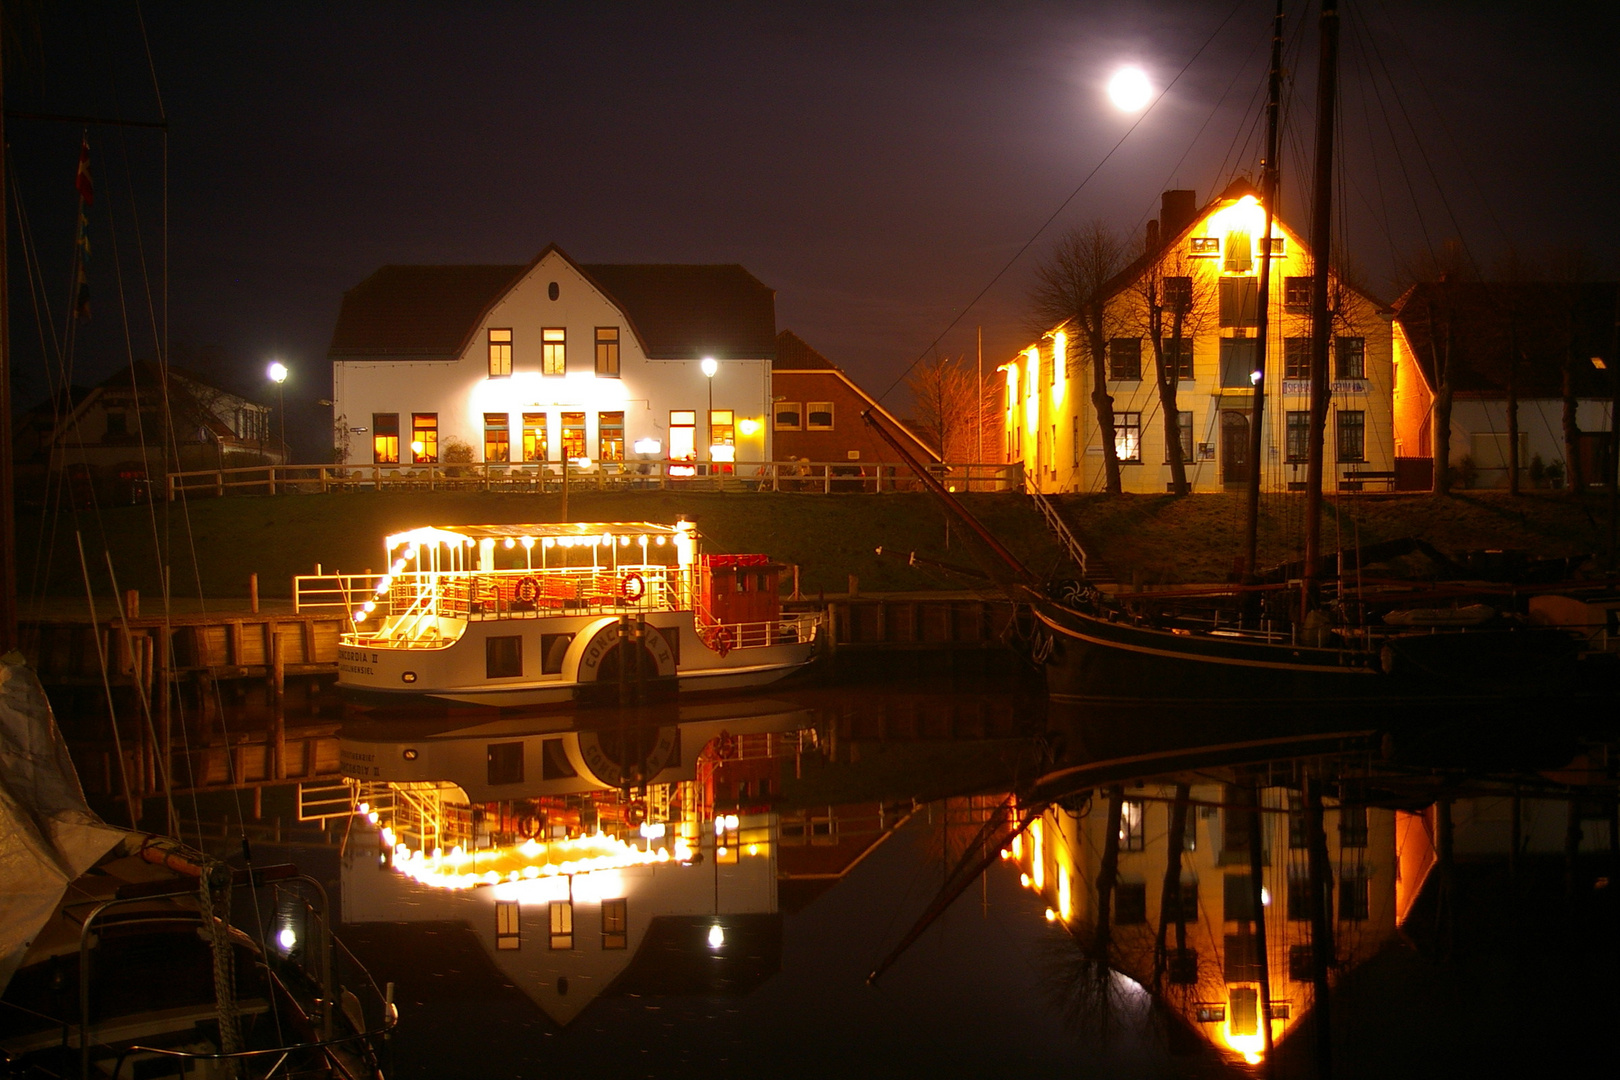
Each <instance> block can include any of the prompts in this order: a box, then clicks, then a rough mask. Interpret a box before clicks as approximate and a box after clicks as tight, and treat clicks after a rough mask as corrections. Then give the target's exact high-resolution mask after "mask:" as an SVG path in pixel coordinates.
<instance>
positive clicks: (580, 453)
mask: <svg viewBox="0 0 1620 1080" xmlns="http://www.w3.org/2000/svg"><path fill="white" fill-rule="evenodd" d="M562 452H563V460H564V461H578V460H579V459H580V458H582V457H584V456H585V414H584V413H582V412H565V413H563V414H562Z"/></svg>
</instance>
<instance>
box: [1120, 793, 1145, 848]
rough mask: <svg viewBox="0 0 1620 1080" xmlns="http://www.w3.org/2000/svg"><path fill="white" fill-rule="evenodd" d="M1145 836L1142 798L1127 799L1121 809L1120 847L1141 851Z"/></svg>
mask: <svg viewBox="0 0 1620 1080" xmlns="http://www.w3.org/2000/svg"><path fill="white" fill-rule="evenodd" d="M1144 836H1145V832H1144V830H1143V822H1142V800H1141V799H1126V800H1125V802H1124V804H1123V805H1122V806H1121V807H1120V811H1119V849H1120V850H1121V851H1141V850H1142V844H1143V838H1144Z"/></svg>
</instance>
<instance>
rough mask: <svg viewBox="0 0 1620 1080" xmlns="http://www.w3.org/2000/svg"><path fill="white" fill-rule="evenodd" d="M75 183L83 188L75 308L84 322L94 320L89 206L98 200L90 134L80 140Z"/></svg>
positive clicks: (77, 237)
mask: <svg viewBox="0 0 1620 1080" xmlns="http://www.w3.org/2000/svg"><path fill="white" fill-rule="evenodd" d="M73 186H74V187H75V188H76V189H78V192H79V225H78V234H77V236H76V237H75V239H74V248H75V250H74V262H75V263H76V264H77V267H78V272H77V274H76V280H75V284H76V290H75V293H74V297H73V312H74V314H75V315H77V316H78V318H79V321H80V322H89V321H90V275H89V263H90V233H89V228H90V218H89V216H88V215H87V214H86V213H85V210H86V209H87V208H88V207H90V206H91V205H92V204H93V203H94V202H95V201H96V188H95V184H93V183H92V182H91V180H90V136H89V135H88V134H86V135H85V136H84V137H83V139H82V140H81V141H80V143H79V171H78V173H77V174H76V175H75V176H74V177H73Z"/></svg>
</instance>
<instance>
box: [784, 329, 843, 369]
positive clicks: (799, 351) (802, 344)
mask: <svg viewBox="0 0 1620 1080" xmlns="http://www.w3.org/2000/svg"><path fill="white" fill-rule="evenodd" d="M771 370H772V371H837V370H838V365H837V364H834V363H833V362H832V361H831V360H829V359H827V358H826V357H825V356H822V355H821V354H820V353H819V352H817V351H816V350H815V348H814V346H812V345H811V344H810V343H809V342H807V341H805V340H804V338H802V337H800V336H799V335H798V334H795V333H794V332H793V331H791V330H784V331H782V332H781V333H780V334H777V335H776V360H775V361H774V362H773V363H772V364H771Z"/></svg>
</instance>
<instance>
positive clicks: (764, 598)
mask: <svg viewBox="0 0 1620 1080" xmlns="http://www.w3.org/2000/svg"><path fill="white" fill-rule="evenodd" d="M387 557H388V571H387V573H385V574H382V575H377V576H373V575H366V576H339V577H336V578H332V577H328V578H322V579H313V580H312V579H307V578H306V579H301V581H300V583H299V589H300V595H299V603H300V607H301V608H308V607H314V606H321V605H322V604H323V602H324V603H325V604H326V605H332V604H338V603H341V604H342V605H343V606H344V608H345V609H346V610H347V612H348V614H349V617H350V619H351V620H352V623H351V627H352V628H351V629H350V630H349V631H347V632H346V633H344V634H343V635H342V638H341V642H340V648H339V652H338V687H339V689H340V690H341V691H342V692H343V693H344V694H345V696H346V697H347V698H349V699H350V700H351V701H354V702H356V703H359V704H369V705H394V706H398V705H402V704H405V703H406V702H408V701H410V700H412V699H418V700H420V699H429V700H434V701H437V702H443V703H450V704H460V705H487V706H495V707H508V706H534V705H553V704H565V703H570V702H585V703H610V702H618V703H630V702H635V701H642V700H649V699H656V698H659V697H666V696H671V695H674V694H676V693H681V694H685V693H688V692H694V691H714V690H741V689H748V688H755V687H760V686H765V685H767V684H770V683H773V682H776V681H777V680H779V679H782V678H784V677H786V676H787V675H790V674H792V673H793V672H795V671H798V670H799V669H801V668H803V667H805V666H806V665H807V664H809V663H810V661H811V660H812V659H813V658H814V655H815V651H816V648H817V633H818V629H819V627H820V624H821V616H820V615H819V614H784V613H783V611H782V603H781V597H780V595H779V594H778V592H777V584H778V581H779V578H780V575H781V570H782V566H781V564H779V563H773V562H771V561H770V560H769V559H768V558H766V557H765V556H764V555H705V554H702V553H700V551H699V534H698V532H697V529H696V528H695V527H694V526H693V524H692V523H691V522H689V521H684V520H681V521H677V522H676V523H675V524H673V525H663V524H656V523H652V522H611V523H586V522H562V523H557V522H551V523H543V524H530V525H446V526H427V527H423V528H418V529H412V530H410V531H408V532H402V533H396V534H395V535H393V536H390V537H388V539H387Z"/></svg>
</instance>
